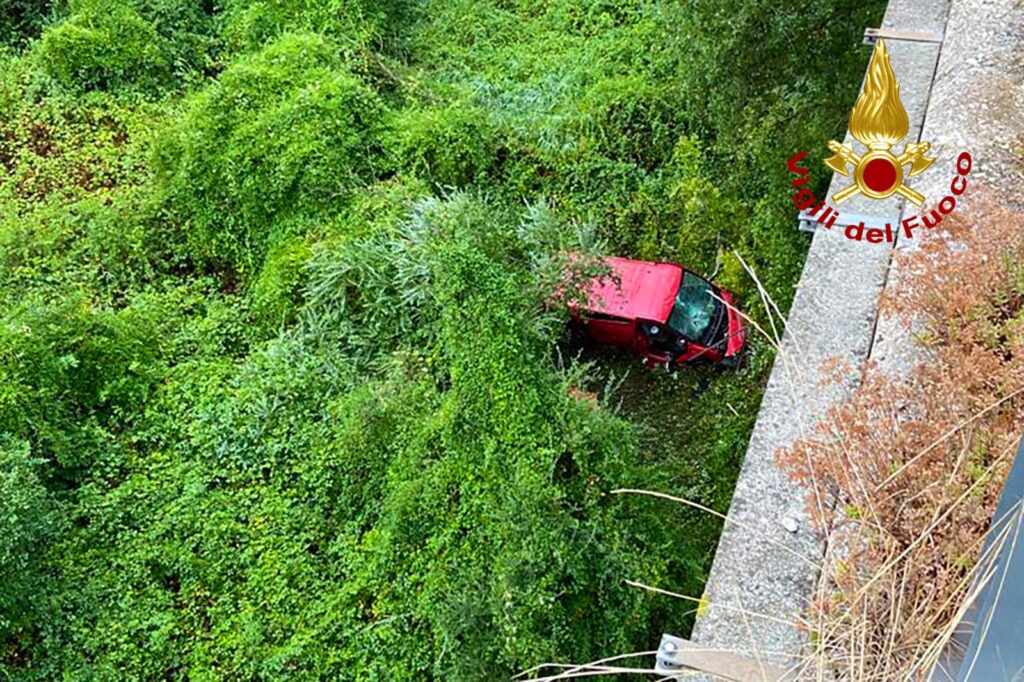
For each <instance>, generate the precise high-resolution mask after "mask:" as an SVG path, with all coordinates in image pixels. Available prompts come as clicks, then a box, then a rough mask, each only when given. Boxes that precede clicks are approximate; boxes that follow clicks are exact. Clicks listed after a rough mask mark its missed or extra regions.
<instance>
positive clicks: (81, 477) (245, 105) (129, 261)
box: [0, 0, 881, 680]
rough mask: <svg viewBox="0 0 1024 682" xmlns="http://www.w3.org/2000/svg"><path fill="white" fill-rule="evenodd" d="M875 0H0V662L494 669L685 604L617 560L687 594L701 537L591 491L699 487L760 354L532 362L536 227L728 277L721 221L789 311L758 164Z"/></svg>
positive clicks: (610, 640) (721, 497)
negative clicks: (739, 363)
mask: <svg viewBox="0 0 1024 682" xmlns="http://www.w3.org/2000/svg"><path fill="white" fill-rule="evenodd" d="M880 5H881V3H879V2H875V3H870V4H869V6H867V7H864V6H862V5H861V4H860V3H854V2H837V3H826V2H812V3H807V4H805V6H803V7H801V8H799V9H792V8H789V7H785V8H783V7H777V6H775V3H770V2H757V3H740V2H732V1H728V2H711V1H710V0H708V1H707V2H703V1H702V2H696V3H692V2H688V3H682V2H668V1H658V2H654V1H650V2H639V1H635V2H614V3H612V2H601V1H598V0H592V1H586V2H567V1H564V0H562V1H558V0H552V1H548V2H538V1H533V0H521V1H514V0H512V1H507V0H494V1H492V2H481V1H469V0H456V1H454V2H452V1H450V0H449V1H445V2H441V1H434V0H427V1H426V2H422V3H415V4H414V3H407V2H404V1H402V0H384V1H383V2H369V1H368V0H338V1H337V2H326V3H325V2H313V1H312V0H309V1H305V2H304V1H302V0H262V1H251V2H250V1H248V0H227V2H225V3H223V4H214V3H209V2H205V3H204V2H199V3H190V2H186V1H185V0H106V1H104V2H99V1H98V0H67V1H66V2H63V1H62V2H57V3H53V4H50V3H47V2H39V1H29V0H0V9H2V10H3V16H4V17H5V19H3V20H2V21H0V34H2V36H3V39H4V41H5V43H6V46H7V47H6V48H5V50H4V52H3V53H2V56H0V60H2V61H0V67H2V68H0V164H2V165H3V168H4V171H5V172H4V173H3V175H2V177H0V671H2V674H3V676H4V677H9V678H12V679H19V680H33V679H36V680H51V679H58V678H61V679H81V680H106V679H110V680H115V679H116V680H122V679H181V680H184V679H191V680H214V679H216V680H222V679H223V680H271V679H274V680H276V679H293V678H294V679H358V680H377V679H389V680H402V679H410V680H413V679H415V680H422V679H444V680H477V679H499V678H502V677H505V676H507V675H508V674H509V673H511V672H513V671H516V670H518V669H522V668H524V667H528V666H530V665H533V664H536V663H538V662H541V661H545V660H552V659H564V658H573V659H584V658H589V657H597V656H599V655H600V654H601V653H603V652H605V651H628V650H637V649H646V648H648V647H649V646H650V645H651V643H652V642H654V641H655V639H656V637H657V636H658V633H660V632H661V631H663V630H673V631H675V632H681V631H682V630H683V629H685V627H686V625H687V623H688V618H689V617H690V616H689V607H688V606H687V605H685V604H677V603H673V602H671V601H669V600H664V599H659V598H655V597H651V596H649V595H646V594H643V593H639V592H637V591H636V590H632V589H630V588H627V587H625V586H624V585H623V584H622V582H621V581H622V579H623V578H627V577H629V578H634V579H638V580H643V581H645V582H648V583H655V584H661V585H664V586H666V587H669V588H671V589H676V590H679V591H683V592H689V593H697V592H699V591H700V586H701V583H702V580H703V577H704V572H705V571H706V569H707V566H708V563H709V558H710V556H711V552H712V551H713V548H714V544H715V541H716V538H717V527H716V526H715V524H714V523H713V522H711V521H708V520H707V519H702V518H699V517H696V516H694V515H692V514H690V513H689V512H687V511H686V510H681V509H667V508H665V507H664V506H663V505H659V504H653V503H652V502H651V501H647V500H635V499H622V498H618V497H615V496H610V495H609V494H608V491H609V490H611V489H613V488H615V487H619V486H624V485H626V486H644V487H651V488H660V489H666V490H668V491H670V492H675V493H682V494H686V495H689V496H692V497H696V498H698V499H699V500H701V501H703V502H705V503H708V504H711V505H712V506H717V507H719V508H721V507H723V506H724V505H725V504H726V503H727V501H728V498H729V493H730V490H731V486H732V477H733V476H734V475H735V469H736V465H737V463H738V461H739V458H740V457H741V455H742V452H743V449H744V447H745V441H746V438H747V436H748V433H749V428H750V425H751V424H752V421H753V417H754V411H755V410H756V406H757V402H758V397H759V393H760V386H761V382H762V381H763V379H764V377H765V373H766V368H767V367H768V366H769V365H770V357H769V356H768V355H767V353H766V351H765V349H763V348H761V347H758V348H757V349H756V351H757V353H756V356H755V360H754V362H753V363H752V364H751V366H750V367H749V368H748V369H746V370H744V371H743V372H741V373H733V374H726V375H719V374H714V373H706V374H705V373H693V374H690V373H686V374H685V375H684V376H682V377H680V378H679V379H677V380H674V381H673V380H672V379H670V378H662V377H653V376H650V375H647V374H637V373H633V374H632V375H631V379H630V380H629V382H632V383H627V384H626V385H625V386H624V387H623V388H622V389H621V390H619V391H618V392H611V393H609V394H607V395H606V396H605V397H604V400H603V401H602V402H600V403H599V404H597V405H592V404H591V403H589V402H587V401H579V400H576V399H575V398H574V397H572V394H571V393H570V391H569V389H570V387H573V386H594V385H598V384H600V383H602V382H603V381H604V379H606V378H607V372H609V368H613V369H614V368H615V367H617V364H616V363H619V362H620V361H621V360H620V359H618V358H615V357H614V356H613V357H610V358H609V357H603V358H602V359H601V362H600V365H601V366H600V367H598V368H588V367H587V366H586V365H584V364H579V363H577V364H575V365H573V366H572V367H571V368H570V369H565V370H562V369H558V366H559V365H558V364H557V363H554V362H552V356H553V355H554V349H555V347H556V344H557V340H558V339H559V337H560V335H561V331H562V327H563V323H564V317H563V314H562V312H561V311H560V310H559V307H558V306H557V305H556V306H554V307H552V306H550V305H547V304H546V302H547V301H549V299H550V295H551V292H552V290H553V288H554V287H553V283H554V282H556V281H558V280H560V278H561V276H562V273H563V272H564V268H565V264H564V263H563V262H562V261H561V260H560V259H559V256H558V254H560V253H563V252H564V251H565V250H568V249H572V250H577V251H591V252H606V253H610V252H616V253H621V254H629V255H633V256H638V257H645V258H662V259H678V260H681V261H683V262H686V263H688V264H690V265H691V266H693V267H694V268H696V269H698V270H704V271H710V270H711V268H712V267H713V264H714V262H715V260H716V258H717V257H718V256H719V255H720V254H719V250H720V249H721V251H722V252H723V253H724V254H725V255H724V269H723V274H722V279H723V281H724V283H725V284H726V285H727V286H730V287H731V288H734V289H737V290H739V291H740V292H743V291H744V290H745V289H746V287H747V283H746V282H745V281H744V279H743V277H742V273H741V270H740V269H739V267H738V264H737V262H736V261H735V259H732V258H731V257H729V256H728V254H727V250H728V249H736V250H738V251H739V252H741V253H743V254H744V257H745V258H747V259H748V260H749V261H750V262H752V263H754V264H755V265H756V266H757V267H758V269H759V271H760V273H761V275H762V277H763V278H764V280H765V281H766V283H767V284H768V286H769V288H770V289H771V292H772V293H773V294H774V295H775V296H776V298H777V299H778V300H780V301H782V302H786V301H788V300H789V297H790V295H791V293H790V292H791V287H792V284H793V282H794V281H795V278H796V276H797V274H798V273H799V270H800V266H801V261H802V256H803V252H804V249H805V247H806V243H805V239H804V238H803V237H801V236H800V235H799V234H797V233H796V231H795V229H794V227H793V220H792V212H793V209H792V204H791V202H790V200H789V198H788V193H787V183H788V178H787V177H786V171H785V159H786V158H787V157H788V156H789V155H790V154H791V153H792V151H793V150H797V149H803V148H808V149H816V150H820V149H821V148H822V146H823V143H824V142H825V141H826V140H827V139H829V137H830V136H834V135H835V134H837V133H838V132H839V131H841V130H842V129H843V128H844V126H845V113H846V110H847V107H848V105H849V102H850V101H852V95H853V93H854V91H855V89H856V86H857V84H858V82H859V79H860V74H861V72H862V68H863V62H864V61H865V60H866V53H863V52H860V51H858V50H857V48H856V43H857V37H858V35H859V33H860V31H861V30H862V28H863V26H864V25H866V24H869V23H870V20H871V19H872V18H874V17H875V15H876V14H877V12H878V10H879V7H880ZM822 175H823V174H822ZM616 371H617V370H616ZM619 373H621V372H619ZM698 382H704V383H703V384H702V385H700V386H698ZM698 389H699V390H698ZM698 393H699V395H698ZM620 402H621V403H622V406H621V408H617V405H619V403H620ZM730 408H731V409H730ZM657 444H661V447H654V446H656V445H657Z"/></svg>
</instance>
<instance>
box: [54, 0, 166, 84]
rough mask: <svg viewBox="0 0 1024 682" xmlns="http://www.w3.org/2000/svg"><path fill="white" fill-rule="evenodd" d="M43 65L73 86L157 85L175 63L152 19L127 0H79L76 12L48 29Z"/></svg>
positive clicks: (58, 79)
mask: <svg viewBox="0 0 1024 682" xmlns="http://www.w3.org/2000/svg"><path fill="white" fill-rule="evenodd" d="M39 59H40V62H41V63H42V66H43V68H44V69H45V70H46V71H47V73H49V74H50V75H51V76H53V77H54V78H55V79H56V80H57V81H58V82H60V83H61V84H62V85H64V86H65V87H68V88H82V89H86V90H91V89H105V88H113V87H118V86H124V85H128V84H139V85H141V86H143V87H147V86H149V87H152V86H154V85H156V84H158V83H160V82H162V81H165V80H166V79H167V78H168V77H169V74H170V68H171V65H170V64H169V63H168V61H167V56H166V55H164V54H163V53H162V52H161V51H160V46H159V41H158V35H157V32H156V29H155V28H154V27H153V25H152V24H151V23H149V22H147V21H146V20H145V19H143V18H142V17H141V16H140V15H139V13H138V12H137V11H136V9H135V8H134V7H133V6H132V5H131V3H128V2H125V1H124V0H117V1H115V2H103V1H100V0H77V1H76V2H75V3H73V5H72V7H71V16H70V17H69V18H68V19H67V20H65V21H63V22H61V23H59V24H56V25H54V26H52V27H50V28H49V29H47V30H46V31H45V32H44V33H43V38H42V41H41V43H40V45H39Z"/></svg>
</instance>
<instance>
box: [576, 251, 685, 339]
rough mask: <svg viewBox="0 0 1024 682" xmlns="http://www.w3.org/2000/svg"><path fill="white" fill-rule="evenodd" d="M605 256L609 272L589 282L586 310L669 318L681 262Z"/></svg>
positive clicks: (636, 317) (619, 315)
mask: <svg viewBox="0 0 1024 682" xmlns="http://www.w3.org/2000/svg"><path fill="white" fill-rule="evenodd" d="M604 260H605V262H606V263H607V264H608V266H609V267H610V268H611V274H610V275H606V276H605V277H601V278H594V279H593V280H591V281H590V282H589V283H588V286H587V287H586V288H585V291H586V294H587V305H586V309H587V310H588V311H590V312H594V313H600V314H604V315H613V316H615V317H625V318H630V319H634V318H635V319H643V320H652V321H655V322H662V323H664V322H666V321H667V320H668V316H669V314H670V313H671V312H672V305H673V304H674V303H675V297H676V293H677V292H678V291H679V283H680V282H681V281H682V279H683V268H682V267H681V266H679V265H675V264H672V263H648V262H645V261H638V260H631V259H629V258H616V257H609V258H605V259H604Z"/></svg>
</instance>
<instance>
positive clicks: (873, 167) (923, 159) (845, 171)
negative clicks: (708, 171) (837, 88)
mask: <svg viewBox="0 0 1024 682" xmlns="http://www.w3.org/2000/svg"><path fill="white" fill-rule="evenodd" d="M909 130H910V121H909V119H908V118H907V110H906V109H905V108H904V107H903V102H902V101H900V84H899V83H897V82H896V74H895V73H893V70H892V65H891V64H890V63H889V52H888V50H886V48H885V40H883V39H881V38H879V40H878V42H877V43H875V49H874V52H873V53H872V54H871V63H870V64H869V65H868V73H867V78H866V79H865V81H864V89H863V91H861V93H860V96H859V97H858V98H857V102H856V103H855V104H854V105H853V112H852V113H851V114H850V134H851V135H852V136H853V137H854V139H856V140H857V141H858V142H860V143H861V144H862V145H864V147H866V151H865V152H863V153H859V152H858V151H856V150H855V149H853V148H852V147H850V146H847V145H845V144H842V143H839V142H836V141H835V140H830V141H829V143H828V148H829V149H830V150H831V151H832V152H833V154H834V155H833V156H831V157H829V158H828V159H826V160H825V165H826V166H828V167H829V168H831V169H832V170H833V171H835V172H836V173H839V174H840V175H843V176H846V177H851V179H852V182H851V183H850V184H849V185H848V186H846V187H844V188H843V189H841V190H839V191H838V192H836V193H834V194H833V195H832V197H831V198H832V201H833V202H834V204H835V206H839V204H842V203H843V202H844V201H846V200H847V199H849V198H850V197H853V196H855V195H857V194H860V195H863V196H865V197H867V198H869V199H886V198H888V197H891V196H892V195H894V194H898V195H900V196H902V197H904V198H905V199H907V200H908V201H910V202H912V203H913V204H915V205H916V206H923V205H924V202H925V200H926V197H925V196H924V195H923V194H921V193H920V192H918V191H916V190H914V189H913V188H912V187H909V186H908V185H907V178H912V177H914V176H915V175H918V174H919V173H922V172H924V171H925V170H927V169H928V167H929V166H931V165H932V164H933V163H934V162H935V158H934V157H930V156H927V153H928V151H929V150H930V149H931V143H930V142H924V141H922V142H907V143H906V144H905V145H904V146H903V150H902V151H901V152H900V153H899V154H897V153H895V152H894V151H893V148H894V147H895V146H896V145H898V144H900V143H901V142H903V140H904V139H905V138H906V137H907V133H908V132H909ZM806 155H807V152H806V151H802V152H800V153H799V154H796V155H795V156H793V157H792V158H791V159H790V160H789V163H788V168H789V170H790V171H791V172H793V173H796V174H797V175H798V176H799V177H798V178H797V179H796V180H794V181H793V182H792V183H790V184H791V185H792V186H793V187H795V188H798V189H797V191H796V193H795V194H793V203H794V204H796V207H797V209H798V210H800V211H804V212H805V213H806V214H807V215H809V216H811V217H812V218H814V219H815V220H816V221H817V222H818V224H820V225H824V226H825V227H826V228H828V229H831V228H832V227H833V226H834V225H835V224H836V220H837V218H839V211H838V209H836V208H833V207H832V206H829V205H827V203H826V202H825V201H821V202H819V201H818V200H817V199H816V198H815V197H814V194H813V193H812V192H811V190H809V189H808V188H806V187H802V185H804V184H805V183H806V182H807V181H808V180H809V179H810V171H808V169H807V168H803V167H801V166H799V165H798V164H799V163H800V162H801V161H802V160H803V159H804V157H805V156H806ZM970 171H971V155H970V154H968V153H967V152H962V153H961V154H960V155H959V156H958V157H957V160H956V173H955V174H954V176H953V180H952V182H950V186H949V192H950V193H949V195H947V196H945V197H943V198H942V199H941V200H940V201H939V203H938V206H937V207H936V208H935V209H933V210H932V211H930V213H927V214H922V215H920V216H917V215H914V216H910V217H908V218H906V219H904V220H903V221H902V223H899V224H897V225H896V226H895V230H898V229H899V228H901V227H902V229H903V232H904V234H905V235H906V237H907V238H908V239H909V238H912V237H913V232H914V229H916V228H919V227H924V228H926V229H932V228H933V227H935V226H936V225H938V224H939V223H940V222H942V218H943V217H944V216H946V215H948V214H949V213H950V212H952V211H953V209H954V208H956V197H958V196H960V195H961V194H963V193H964V191H965V190H966V189H967V174H968V173H970ZM895 234H896V233H895V231H894V227H893V225H891V224H890V223H888V222H887V223H886V224H885V229H884V230H883V229H882V228H881V227H871V228H867V229H866V228H865V225H864V222H863V221H861V222H860V223H859V224H855V225H851V224H847V225H846V231H845V235H846V237H847V238H849V239H853V240H856V241H861V240H866V241H868V242H871V243H873V244H880V243H882V242H883V241H885V242H890V243H891V242H893V241H894V238H895Z"/></svg>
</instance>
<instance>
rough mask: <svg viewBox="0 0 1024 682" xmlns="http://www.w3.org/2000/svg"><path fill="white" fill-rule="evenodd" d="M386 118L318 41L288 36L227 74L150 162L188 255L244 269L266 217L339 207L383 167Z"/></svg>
mask: <svg viewBox="0 0 1024 682" xmlns="http://www.w3.org/2000/svg"><path fill="white" fill-rule="evenodd" d="M384 112H385V109H384V106H383V104H382V103H381V102H380V100H379V99H378V98H377V96H376V95H375V94H374V93H373V92H372V91H371V90H369V89H368V88H366V87H365V86H364V85H362V84H361V83H360V82H359V80H358V79H356V78H355V77H354V76H353V75H351V74H350V73H349V72H348V71H347V70H346V68H345V65H344V63H343V62H342V61H341V60H340V59H339V58H338V56H337V47H336V46H335V45H333V44H332V43H331V42H329V41H327V40H324V39H323V38H321V37H319V36H316V35H290V34H289V35H285V36H283V37H281V38H280V39H278V40H276V41H275V42H273V43H271V44H270V45H269V46H267V47H266V48H265V49H264V50H262V51H260V52H259V53H257V54H255V55H253V56H251V57H247V58H243V59H241V60H240V61H239V62H237V63H235V64H234V65H232V66H231V68H229V69H227V70H226V71H225V72H224V73H223V74H221V75H220V76H219V77H218V79H217V81H216V82H215V83H212V84H211V85H210V86H208V87H207V88H206V89H205V90H204V91H202V92H200V93H199V94H198V95H196V96H195V97H194V98H192V99H191V100H190V102H189V104H188V111H187V113H186V114H185V116H184V118H183V120H182V121H181V123H180V124H179V126H178V127H177V128H176V129H175V130H174V131H172V132H170V133H168V135H167V136H166V138H165V139H164V140H163V142H162V144H161V147H160V149H159V150H158V153H157V173H158V182H159V183H160V185H162V187H164V188H165V191H166V192H167V195H168V197H169V201H170V203H171V206H172V209H173V211H174V213H175V216H176V218H177V221H178V222H179V224H181V225H183V226H184V227H185V228H186V229H187V232H188V237H189V243H190V244H191V245H192V249H193V252H194V253H195V255H196V256H197V257H199V258H207V259H212V260H215V261H220V262H223V263H226V264H228V265H231V266H233V267H237V268H243V269H252V268H253V267H255V266H257V265H258V264H259V263H260V262H261V259H262V256H263V254H264V253H265V250H266V246H267V243H268V241H269V240H270V237H271V236H272V233H273V229H272V228H271V223H272V222H273V221H274V220H275V219H277V218H280V217H282V216H284V215H287V214H289V213H294V212H301V211H313V212H326V213H330V212H331V210H332V209H334V208H336V207H338V206H339V205H340V204H341V203H342V202H344V201H345V200H346V199H348V198H349V197H350V196H351V195H352V193H353V192H354V191H355V190H357V189H359V188H360V187H361V186H363V185H364V184H366V183H367V182H370V181H371V180H373V179H374V177H375V176H376V175H377V174H379V173H381V172H383V170H384V169H386V168H387V167H388V165H389V161H388V160H387V157H386V155H384V154H383V151H382V148H381V145H382V142H381V139H380V138H381V134H382V125H383V124H382V118H383V116H384Z"/></svg>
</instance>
